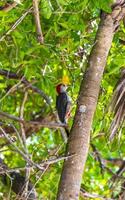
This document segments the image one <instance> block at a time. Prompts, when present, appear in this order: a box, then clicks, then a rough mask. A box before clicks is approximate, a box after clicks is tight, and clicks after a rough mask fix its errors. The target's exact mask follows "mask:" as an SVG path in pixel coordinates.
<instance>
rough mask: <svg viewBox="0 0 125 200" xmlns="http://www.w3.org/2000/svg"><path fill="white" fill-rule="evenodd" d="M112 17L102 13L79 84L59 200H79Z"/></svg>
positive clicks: (113, 26)
mask: <svg viewBox="0 0 125 200" xmlns="http://www.w3.org/2000/svg"><path fill="white" fill-rule="evenodd" d="M114 12H115V11H114ZM112 14H115V13H112ZM112 14H107V15H106V14H105V15H104V17H102V19H101V22H100V24H99V28H98V32H97V35H96V40H95V44H94V46H93V49H92V51H91V55H90V58H89V64H88V68H87V71H86V73H85V75H84V77H83V80H82V83H81V87H80V93H79V97H78V104H77V109H76V113H75V118H74V123H73V126H72V129H71V133H70V137H69V141H68V144H67V154H75V155H74V156H73V157H72V158H70V159H68V160H66V161H65V162H64V166H63V171H62V175H61V180H60V184H59V190H58V195H57V199H58V200H78V199H79V191H80V184H81V180H82V173H83V169H84V166H85V162H86V158H87V154H88V149H89V141H90V129H91V125H92V119H93V115H94V112H95V109H96V104H97V100H98V94H99V89H100V83H101V79H102V75H103V71H104V67H105V65H106V60H107V56H108V53H109V50H110V47H111V44H112V40H113V35H114V29H115V23H114V22H115V21H114V18H113V16H112Z"/></svg>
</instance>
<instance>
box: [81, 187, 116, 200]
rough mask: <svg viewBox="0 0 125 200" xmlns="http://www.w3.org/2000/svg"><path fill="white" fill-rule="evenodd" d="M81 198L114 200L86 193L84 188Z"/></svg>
mask: <svg viewBox="0 0 125 200" xmlns="http://www.w3.org/2000/svg"><path fill="white" fill-rule="evenodd" d="M80 196H81V197H83V198H85V197H88V198H93V199H97V198H99V199H100V200H113V199H110V198H106V197H102V196H100V195H98V194H91V193H89V192H87V191H85V190H84V189H83V188H81V189H80Z"/></svg>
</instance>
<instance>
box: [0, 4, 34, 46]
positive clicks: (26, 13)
mask: <svg viewBox="0 0 125 200" xmlns="http://www.w3.org/2000/svg"><path fill="white" fill-rule="evenodd" d="M32 9H33V7H30V8H28V10H27V11H26V12H25V13H23V14H22V16H21V17H20V18H18V19H17V20H16V22H15V23H14V24H13V25H12V26H11V28H10V29H9V30H8V31H7V32H6V33H5V34H4V35H3V36H2V37H1V38H0V42H1V41H3V40H4V39H5V38H6V36H7V35H9V34H10V33H11V32H12V31H14V30H15V29H16V27H17V26H18V25H19V24H20V23H21V22H22V21H23V20H24V18H25V17H26V16H27V15H28V14H29V13H30V12H31V11H32Z"/></svg>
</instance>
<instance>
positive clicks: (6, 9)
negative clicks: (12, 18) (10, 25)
mask: <svg viewBox="0 0 125 200" xmlns="http://www.w3.org/2000/svg"><path fill="white" fill-rule="evenodd" d="M17 5H18V4H17V3H16V2H13V3H7V4H5V6H3V7H1V9H0V10H1V11H4V12H9V11H10V10H12V9H13V8H15V7H16V6H17Z"/></svg>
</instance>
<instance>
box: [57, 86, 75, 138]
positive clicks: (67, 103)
mask: <svg viewBox="0 0 125 200" xmlns="http://www.w3.org/2000/svg"><path fill="white" fill-rule="evenodd" d="M56 91H57V94H58V95H57V97H56V110H57V113H58V117H59V120H60V122H62V123H63V124H67V120H68V118H69V117H70V109H71V98H70V97H69V96H68V94H67V85H66V84H63V83H60V84H58V85H57V86H56ZM65 131H66V133H67V136H69V130H68V129H67V128H65Z"/></svg>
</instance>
